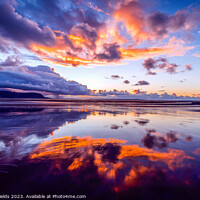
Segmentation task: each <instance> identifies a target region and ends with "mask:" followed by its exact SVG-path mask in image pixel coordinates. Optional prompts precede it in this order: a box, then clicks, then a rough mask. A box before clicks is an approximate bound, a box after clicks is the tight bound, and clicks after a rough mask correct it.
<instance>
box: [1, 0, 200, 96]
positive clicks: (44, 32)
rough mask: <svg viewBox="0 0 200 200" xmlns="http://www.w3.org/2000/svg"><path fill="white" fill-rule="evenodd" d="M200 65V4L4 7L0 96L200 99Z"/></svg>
mask: <svg viewBox="0 0 200 200" xmlns="http://www.w3.org/2000/svg"><path fill="white" fill-rule="evenodd" d="M199 61H200V2H199V0H184V1H183V0H176V1H174V0H93V1H87V0H0V88H1V89H0V90H11V91H26V92H27V91H36V92H41V93H45V94H55V95H93V94H94V91H92V90H97V92H96V93H98V95H101V94H103V95H108V94H114V95H120V94H121V95H124V94H126V95H130V94H136V95H143V97H144V98H145V95H148V94H150V93H155V94H154V97H156V95H157V94H158V95H161V96H162V95H166V93H168V94H169V95H171V96H175V94H176V95H177V96H181V95H182V96H193V97H200V87H199V85H200V78H199V76H200V75H199V74H200V64H199ZM114 89H115V90H117V91H115V92H108V91H110V90H114ZM98 90H107V92H105V91H104V92H100V93H99V92H98ZM121 90H123V91H121ZM125 90H127V91H125ZM173 93H175V94H173ZM152 95H153V94H152ZM133 96H134V95H133Z"/></svg>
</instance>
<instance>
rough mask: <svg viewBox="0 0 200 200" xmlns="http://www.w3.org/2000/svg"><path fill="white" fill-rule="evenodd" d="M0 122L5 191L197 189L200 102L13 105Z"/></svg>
mask: <svg viewBox="0 0 200 200" xmlns="http://www.w3.org/2000/svg"><path fill="white" fill-rule="evenodd" d="M0 120H1V124H0V126H1V130H0V179H1V180H3V183H4V185H3V187H2V191H4V192H6V193H13V191H15V192H16V189H15V188H17V190H18V189H19V190H21V188H23V191H24V192H25V193H26V192H30V193H35V192H43V191H46V192H47V193H49V192H50V193H51V192H53V191H54V192H61V193H62V192H63V191H67V192H71V191H73V192H75V193H76V192H77V191H80V188H81V189H82V190H83V191H84V192H83V193H84V194H85V193H88V194H89V195H92V196H93V195H97V194H98V195H100V196H101V195H103V194H104V193H105V194H107V193H108V194H109V195H111V194H112V195H114V194H118V193H121V192H122V193H123V192H124V191H126V193H127V195H130V194H132V193H131V192H130V191H129V189H131V188H132V189H133V188H138V187H139V188H140V187H158V186H159V187H166V186H167V187H168V188H170V187H175V186H176V187H182V188H184V190H185V191H186V193H187V192H189V193H190V187H194V188H195V189H194V194H196V188H197V190H198V185H199V183H200V177H199V175H198V174H199V166H200V163H199V160H198V158H199V155H200V148H199V142H200V137H199V136H198V131H199V128H200V124H199V109H198V108H192V107H185V108H183V107H182V108H174V107H171V108H169V107H163V108H158V107H144V108H138V107H124V106H118V107H116V106H115V107H113V106H88V107H87V106H71V107H70V106H68V107H63V108H53V109H40V110H37V109H36V110H34V109H32V110H27V109H26V110H23V109H15V110H14V111H12V112H11V110H9V112H5V110H4V112H3V113H1V115H0ZM18 174H19V175H20V179H19V177H18ZM79 175H80V176H79ZM37 177H40V178H39V179H38V178H37ZM91 179H92V181H91ZM19 180H20V182H19ZM26 180H31V182H30V181H28V182H27V181H26ZM41 180H42V181H41ZM94 182H95V184H94ZM38 184H40V185H41V187H40V188H38ZM0 185H1V186H2V184H0ZM67 185H68V186H69V185H70V188H72V189H71V190H69V189H66V188H69V187H67ZM83 185H85V186H84V187H83ZM52 186H53V188H54V190H53V191H52V190H51V187H52ZM176 187H175V188H176ZM13 188H14V189H13ZM91 188H93V189H91ZM99 188H101V190H102V192H99ZM132 189H131V191H132V192H133V191H134V192H133V193H134V195H136V194H137V195H139V196H138V198H140V193H137V192H136V191H135V190H132ZM112 191H114V193H112ZM144 191H145V190H144ZM173 191H174V189H173ZM110 192H111V193H110ZM135 192H136V193H135ZM165 192H167V193H168V192H171V189H169V191H168V190H167V191H164V193H165ZM174 192H175V194H176V195H178V196H180V195H182V193H181V194H179V193H180V191H178V190H177V191H174ZM142 193H143V192H142ZM164 193H163V194H164ZM189 193H187V194H186V196H185V197H187V198H188V194H189ZM112 195H111V196H112ZM146 195H147V196H148V195H153V194H152V191H151V190H150V194H148V192H147V193H146V191H145V197H146ZM183 196H184V195H183ZM112 198H114V199H115V197H112ZM122 199H123V196H122Z"/></svg>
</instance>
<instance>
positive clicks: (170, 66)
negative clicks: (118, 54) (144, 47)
mask: <svg viewBox="0 0 200 200" xmlns="http://www.w3.org/2000/svg"><path fill="white" fill-rule="evenodd" d="M142 65H143V66H144V68H145V69H146V70H147V74H148V75H156V74H157V73H156V72H152V70H156V69H159V70H162V71H165V72H167V73H168V74H175V73H177V72H178V70H177V69H178V65H177V64H175V63H169V62H168V60H167V59H166V58H158V59H153V58H148V59H146V60H144V62H143V64H142ZM185 67H186V69H187V70H189V71H190V70H192V68H191V65H185ZM182 72H183V71H182Z"/></svg>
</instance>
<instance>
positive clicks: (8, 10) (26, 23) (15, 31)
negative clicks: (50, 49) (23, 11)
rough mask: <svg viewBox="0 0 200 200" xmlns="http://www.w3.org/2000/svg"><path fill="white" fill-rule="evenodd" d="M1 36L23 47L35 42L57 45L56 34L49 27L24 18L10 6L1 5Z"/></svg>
mask: <svg viewBox="0 0 200 200" xmlns="http://www.w3.org/2000/svg"><path fill="white" fill-rule="evenodd" d="M0 35H1V36H2V37H5V38H9V39H11V40H14V41H16V42H20V43H21V44H23V45H27V46H29V45H30V44H31V43H33V42H35V43H38V44H44V45H46V46H51V45H53V44H55V34H54V33H53V31H52V30H51V29H50V28H49V27H48V26H43V27H41V26H39V25H38V24H37V23H36V22H34V21H31V20H29V19H27V18H24V17H22V16H21V15H19V14H18V13H16V12H15V10H14V8H13V7H12V6H11V5H8V4H0Z"/></svg>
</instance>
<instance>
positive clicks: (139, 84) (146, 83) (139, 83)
mask: <svg viewBox="0 0 200 200" xmlns="http://www.w3.org/2000/svg"><path fill="white" fill-rule="evenodd" d="M141 85H150V83H149V82H147V81H144V80H142V81H138V82H137V83H136V84H134V86H141Z"/></svg>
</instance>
